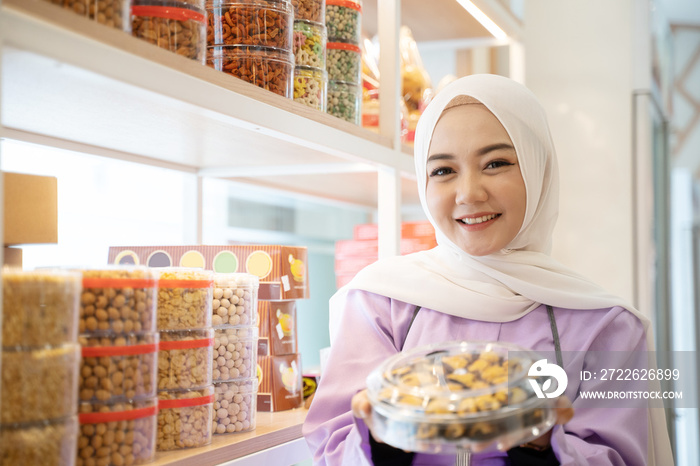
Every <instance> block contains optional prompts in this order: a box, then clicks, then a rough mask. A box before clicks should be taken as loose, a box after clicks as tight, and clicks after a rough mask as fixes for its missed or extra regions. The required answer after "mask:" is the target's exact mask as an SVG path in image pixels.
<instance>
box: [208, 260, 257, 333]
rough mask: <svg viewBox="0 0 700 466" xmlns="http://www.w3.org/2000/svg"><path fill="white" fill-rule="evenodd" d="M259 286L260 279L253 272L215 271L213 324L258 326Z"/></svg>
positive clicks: (217, 325)
mask: <svg viewBox="0 0 700 466" xmlns="http://www.w3.org/2000/svg"><path fill="white" fill-rule="evenodd" d="M259 286H260V279H259V278H258V277H257V276H255V275H252V274H248V273H215V274H214V297H213V298H214V299H213V300H212V325H213V326H214V327H221V326H239V325H252V326H256V325H257V324H258V307H257V306H258V288H259Z"/></svg>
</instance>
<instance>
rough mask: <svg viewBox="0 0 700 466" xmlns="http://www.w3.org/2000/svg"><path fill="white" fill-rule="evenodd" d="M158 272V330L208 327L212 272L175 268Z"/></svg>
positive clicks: (209, 322)
mask: <svg viewBox="0 0 700 466" xmlns="http://www.w3.org/2000/svg"><path fill="white" fill-rule="evenodd" d="M159 273H160V278H159V280H158V288H159V289H158V312H157V313H158V330H184V329H196V328H207V327H211V304H212V295H213V291H214V289H213V284H214V280H213V278H214V273H213V272H211V271H207V270H199V269H188V268H178V267H166V268H163V269H160V270H159Z"/></svg>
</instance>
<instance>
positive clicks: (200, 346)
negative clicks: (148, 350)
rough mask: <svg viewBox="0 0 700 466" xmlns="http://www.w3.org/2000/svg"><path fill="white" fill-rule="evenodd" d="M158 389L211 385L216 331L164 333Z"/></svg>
mask: <svg viewBox="0 0 700 466" xmlns="http://www.w3.org/2000/svg"><path fill="white" fill-rule="evenodd" d="M159 347H160V350H159V351H158V390H175V389H190V388H200V387H204V386H206V385H211V378H212V351H213V347H214V330H213V329H201V330H178V331H162V332H160V344H159Z"/></svg>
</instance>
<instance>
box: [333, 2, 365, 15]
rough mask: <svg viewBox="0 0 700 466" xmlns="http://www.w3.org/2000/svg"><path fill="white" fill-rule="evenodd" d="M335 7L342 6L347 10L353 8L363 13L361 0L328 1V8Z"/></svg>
mask: <svg viewBox="0 0 700 466" xmlns="http://www.w3.org/2000/svg"><path fill="white" fill-rule="evenodd" d="M328 5H335V6H342V7H345V8H352V9H353V10H357V11H359V12H360V13H362V1H361V0H326V6H328Z"/></svg>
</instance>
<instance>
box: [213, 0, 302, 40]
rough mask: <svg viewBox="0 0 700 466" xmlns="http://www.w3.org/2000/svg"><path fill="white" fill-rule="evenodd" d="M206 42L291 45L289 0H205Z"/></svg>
mask: <svg viewBox="0 0 700 466" xmlns="http://www.w3.org/2000/svg"><path fill="white" fill-rule="evenodd" d="M206 8H207V21H208V26H207V45H208V46H213V45H247V46H254V47H272V48H276V49H279V50H286V51H290V50H291V49H292V22H293V21H294V11H293V9H292V6H291V4H290V3H289V1H288V0H238V1H213V2H212V1H210V2H207V5H206Z"/></svg>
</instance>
